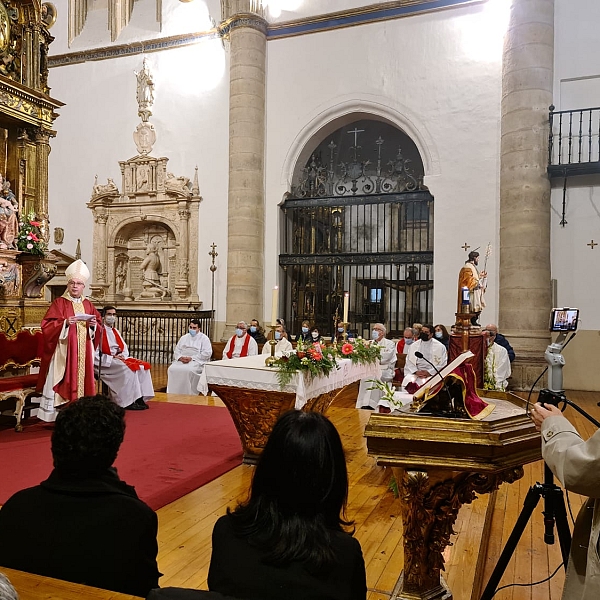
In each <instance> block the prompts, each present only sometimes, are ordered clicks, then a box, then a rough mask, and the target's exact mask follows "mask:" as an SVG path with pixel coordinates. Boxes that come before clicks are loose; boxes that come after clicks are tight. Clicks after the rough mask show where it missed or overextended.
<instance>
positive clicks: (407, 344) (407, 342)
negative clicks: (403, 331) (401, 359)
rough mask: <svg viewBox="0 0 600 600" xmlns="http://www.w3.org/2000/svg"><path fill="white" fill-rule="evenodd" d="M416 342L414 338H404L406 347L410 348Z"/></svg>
mask: <svg viewBox="0 0 600 600" xmlns="http://www.w3.org/2000/svg"><path fill="white" fill-rule="evenodd" d="M414 341H415V340H413V339H412V338H404V345H405V346H410V345H411V344H412V343H413V342H414Z"/></svg>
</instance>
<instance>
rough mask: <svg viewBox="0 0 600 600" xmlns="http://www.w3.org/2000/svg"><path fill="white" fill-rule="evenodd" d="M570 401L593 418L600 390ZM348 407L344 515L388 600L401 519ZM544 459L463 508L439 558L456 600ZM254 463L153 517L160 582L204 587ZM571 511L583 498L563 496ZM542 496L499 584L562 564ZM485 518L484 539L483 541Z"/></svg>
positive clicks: (489, 564)
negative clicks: (217, 535)
mask: <svg viewBox="0 0 600 600" xmlns="http://www.w3.org/2000/svg"><path fill="white" fill-rule="evenodd" d="M568 397H569V399H570V400H572V401H574V402H576V403H578V404H579V405H580V406H582V407H583V408H584V409H585V410H587V411H588V412H589V413H590V414H591V415H592V416H594V417H596V418H600V408H599V407H598V406H596V402H597V401H598V400H600V394H597V393H596V394H595V393H591V392H571V393H569V394H568ZM156 400H157V401H161V402H186V403H194V404H209V405H215V406H222V403H221V401H220V400H219V399H218V398H214V397H203V396H176V395H173V394H169V395H167V394H164V393H159V394H157V398H156ZM348 404H349V402H342V403H341V405H334V406H332V407H331V408H330V409H329V412H328V416H329V417H330V418H331V420H332V421H333V423H334V424H335V426H336V427H337V429H338V431H339V432H340V435H341V436H342V440H343V443H344V447H345V450H346V455H347V460H348V472H349V478H350V494H349V502H348V514H347V516H348V517H349V518H350V519H352V520H354V522H355V526H356V533H355V535H356V537H357V539H358V540H359V541H360V543H361V546H362V549H363V554H364V557H365V562H366V566H367V583H368V587H369V590H370V591H369V595H368V598H369V600H387V599H388V598H394V597H395V595H394V593H393V591H394V587H395V586H396V583H397V579H398V575H399V574H400V571H401V570H402V563H403V555H402V523H401V519H400V516H399V515H400V511H399V508H400V507H399V500H398V499H396V498H395V497H394V495H393V494H392V492H391V491H389V489H388V484H389V480H390V476H391V473H390V472H389V470H388V469H385V468H382V467H378V466H376V465H375V462H374V460H373V459H372V458H371V457H369V456H368V455H367V452H366V443H365V440H364V438H363V432H364V427H365V424H366V422H367V421H368V419H369V416H370V412H369V411H363V410H356V409H354V408H351V407H350V406H348ZM566 416H568V417H569V418H570V419H572V420H573V422H574V423H575V424H576V426H577V427H578V428H579V430H580V432H581V433H582V435H583V436H584V437H588V436H589V435H591V434H592V433H593V431H594V427H593V426H592V425H590V424H588V423H587V422H586V421H585V420H584V419H583V417H581V416H580V415H579V414H578V413H576V412H575V411H574V410H573V409H567V412H566ZM542 467H543V463H541V462H540V463H535V464H532V465H527V466H525V476H524V477H523V479H521V480H520V481H518V482H516V483H514V484H512V485H510V486H509V485H507V484H504V485H503V486H502V487H501V488H500V490H499V491H498V492H497V493H496V494H495V495H494V496H490V495H484V496H481V497H480V498H478V499H477V500H475V501H474V502H473V503H472V504H471V505H466V506H464V507H463V508H462V509H461V511H460V513H459V516H458V519H457V522H456V525H455V528H454V529H455V532H456V535H454V536H453V538H452V543H453V545H452V546H449V547H448V549H447V550H446V553H445V560H446V572H445V578H446V581H447V583H448V585H449V586H450V589H451V590H452V591H453V594H454V600H471V599H473V600H475V599H476V598H479V597H480V595H481V591H482V590H483V587H485V584H486V583H487V581H488V579H489V576H490V574H491V572H492V570H493V568H494V566H495V565H496V562H497V560H498V556H499V554H500V552H501V550H502V548H503V547H504V544H505V541H506V539H507V537H508V535H509V534H510V532H511V531H512V529H513V526H514V524H515V521H516V519H517V516H518V515H519V513H520V511H521V509H522V506H523V500H524V498H525V495H526V494H527V491H528V489H529V487H530V486H531V485H532V484H534V483H535V482H536V481H542V479H543V470H542ZM251 476H252V467H248V466H245V465H242V466H239V467H237V468H235V469H233V470H232V471H230V472H229V473H226V474H225V475H223V476H222V477H219V478H218V479H217V480H215V481H213V482H211V483H209V484H207V485H205V486H204V487H202V488H201V489H198V490H196V491H194V492H192V493H190V494H188V495H187V496H185V497H183V498H181V499H179V500H177V501H176V502H173V503H172V504H170V505H168V506H165V507H164V508H162V509H160V510H159V511H158V516H159V539H158V541H159V557H158V558H159V568H160V570H161V571H162V573H164V576H163V577H162V578H161V586H185V587H192V588H200V589H206V587H207V585H206V578H207V574H208V565H209V561H210V549H211V532H212V528H213V525H214V522H215V521H216V519H217V518H218V517H220V516H221V515H222V514H224V512H225V509H226V508H227V507H228V506H235V504H236V502H238V501H239V500H241V499H243V498H245V497H246V494H247V491H248V487H249V484H250V480H251ZM569 499H570V505H571V508H572V512H573V514H574V515H575V514H576V513H577V511H578V510H579V506H580V505H581V502H582V499H581V497H579V496H577V495H575V494H569ZM542 510H543V500H542V501H541V502H540V503H539V505H538V506H537V508H536V510H535V512H534V515H533V518H532V519H531V520H530V522H529V523H528V526H527V528H526V530H525V533H524V535H523V538H522V540H521V542H520V543H519V546H518V548H517V550H516V552H515V555H514V557H513V559H512V560H511V562H510V564H509V565H508V568H507V570H506V573H505V576H504V578H503V580H502V581H501V585H505V584H509V583H519V584H525V585H526V584H528V583H530V582H532V581H539V580H541V579H544V578H546V577H547V576H548V575H549V574H550V573H552V572H553V571H554V570H555V569H556V567H558V565H559V564H560V562H561V559H560V549H559V546H558V541H557V543H556V544H555V545H554V546H547V545H546V544H545V543H544V524H543V515H542ZM486 518H487V519H488V524H489V529H488V530H489V531H490V535H489V536H487V537H486V539H485V540H482V531H483V530H484V526H485V522H486ZM563 581H564V575H563V571H562V570H560V571H559V573H558V574H557V575H556V576H555V577H554V578H553V579H552V581H551V582H549V583H544V584H541V585H539V586H536V587H534V588H529V587H510V588H507V589H506V590H503V591H499V592H498V593H497V594H496V596H495V597H494V598H495V600H509V599H510V600H512V599H514V600H522V599H523V600H528V599H530V598H531V599H545V600H547V599H552V600H553V599H558V598H560V593H561V590H562V585H563Z"/></svg>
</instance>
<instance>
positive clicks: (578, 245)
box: [551, 0, 600, 390]
mask: <svg viewBox="0 0 600 600" xmlns="http://www.w3.org/2000/svg"><path fill="white" fill-rule="evenodd" d="M555 10H556V15H555V56H554V68H555V71H554V104H555V106H556V110H572V109H579V108H587V107H597V106H600V37H599V36H598V28H599V27H600V3H598V2H597V1H596V0H556V4H555ZM594 142H595V144H597V143H598V138H597V137H596V138H595V140H594ZM562 183H563V182H562V179H561V180H559V181H555V182H554V184H553V189H552V197H551V202H552V277H553V278H554V279H556V281H557V304H558V305H559V306H576V307H578V308H579V309H580V325H579V327H580V332H579V334H578V336H577V338H575V339H574V340H573V342H572V343H571V344H570V345H569V347H568V348H567V349H566V350H565V359H566V367H565V369H564V385H565V387H566V388H567V389H579V390H598V389H600V370H599V369H598V356H599V354H598V343H599V341H600V337H599V336H600V311H599V310H598V298H600V277H599V275H600V246H596V247H595V248H594V249H593V250H592V249H591V247H590V246H588V245H587V244H588V243H590V242H591V240H592V239H593V240H595V241H596V242H600V175H594V176H586V177H573V178H570V179H569V181H568V188H567V196H566V199H567V200H566V220H567V225H565V226H564V227H562V226H561V225H560V220H561V214H562V199H563V191H562Z"/></svg>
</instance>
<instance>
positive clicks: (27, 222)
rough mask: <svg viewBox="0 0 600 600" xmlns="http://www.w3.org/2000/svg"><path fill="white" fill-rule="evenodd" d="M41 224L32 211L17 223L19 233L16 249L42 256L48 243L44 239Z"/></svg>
mask: <svg viewBox="0 0 600 600" xmlns="http://www.w3.org/2000/svg"><path fill="white" fill-rule="evenodd" d="M41 226H42V224H41V223H40V222H39V221H36V220H35V215H34V214H33V213H30V214H28V215H27V216H26V217H25V219H23V220H22V221H21V222H20V223H19V233H18V234H17V239H16V243H17V249H18V250H21V251H22V252H28V253H29V254H37V255H39V256H44V255H45V254H46V250H47V248H48V244H47V243H46V241H45V240H44V237H43V235H42V232H41V230H40V227H41Z"/></svg>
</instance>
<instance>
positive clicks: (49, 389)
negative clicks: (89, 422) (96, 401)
mask: <svg viewBox="0 0 600 600" xmlns="http://www.w3.org/2000/svg"><path fill="white" fill-rule="evenodd" d="M65 274H66V276H67V279H68V282H67V291H66V292H65V293H64V294H63V295H62V296H61V297H60V298H56V300H54V302H52V304H51V305H50V308H49V309H48V312H47V313H46V316H45V317H44V319H43V320H42V333H43V351H42V362H41V366H40V374H39V377H38V385H37V390H38V392H41V394H42V400H41V402H40V408H39V409H38V417H39V418H40V419H42V420H43V421H54V420H55V419H56V407H58V406H61V405H62V404H65V403H67V402H69V401H71V400H77V398H80V397H81V396H93V395H94V394H95V387H96V386H95V380H94V340H97V339H98V337H97V336H96V334H97V333H98V331H99V328H100V327H102V325H101V318H100V314H99V313H98V311H97V310H96V308H95V307H94V305H93V304H92V303H91V302H90V301H89V300H87V299H86V298H84V297H83V290H84V288H85V283H86V281H87V280H88V279H89V277H90V272H89V270H88V268H87V267H86V265H85V263H84V262H83V261H81V260H76V261H75V262H74V263H73V264H71V265H70V266H69V267H68V268H67V270H66V271H65Z"/></svg>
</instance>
